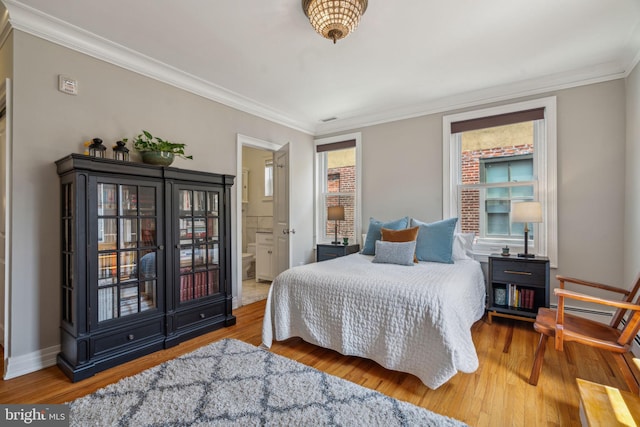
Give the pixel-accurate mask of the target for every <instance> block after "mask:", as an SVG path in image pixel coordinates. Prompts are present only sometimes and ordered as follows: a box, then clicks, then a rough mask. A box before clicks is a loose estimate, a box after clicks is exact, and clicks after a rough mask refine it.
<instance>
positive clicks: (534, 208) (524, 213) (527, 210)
mask: <svg viewBox="0 0 640 427" xmlns="http://www.w3.org/2000/svg"><path fill="white" fill-rule="evenodd" d="M511 222H512V223H513V222H520V223H524V253H522V254H518V256H519V257H523V258H535V255H534V254H530V253H529V223H532V222H542V205H541V204H540V202H516V203H512V204H511Z"/></svg>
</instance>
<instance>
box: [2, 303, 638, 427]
mask: <svg viewBox="0 0 640 427" xmlns="http://www.w3.org/2000/svg"><path fill="white" fill-rule="evenodd" d="M264 306H265V302H264V301H259V302H256V303H253V304H250V305H247V306H244V307H242V308H240V309H238V310H235V311H234V314H235V315H236V316H237V324H236V325H235V326H232V327H229V328H224V329H220V330H217V331H214V332H211V333H209V334H206V335H203V336H200V337H198V338H195V339H193V340H190V341H186V342H184V343H182V344H180V345H178V346H176V347H172V348H170V349H167V350H162V351H159V352H156V353H153V354H151V355H148V356H145V357H142V358H140V359H137V360H134V361H131V362H129V363H126V364H123V365H121V366H118V367H115V368H112V369H109V370H107V371H104V372H101V373H99V374H97V375H95V376H93V377H91V378H88V379H86V380H84V381H80V382H78V383H71V382H70V381H69V380H68V379H67V377H66V376H65V375H64V374H63V373H62V372H61V371H60V370H59V369H58V368H57V367H55V366H54V367H50V368H47V369H43V370H41V371H38V372H34V373H32V374H28V375H24V376H21V377H18V378H15V379H12V380H7V381H0V403H63V402H67V401H70V400H73V399H76V398H78V397H81V396H84V395H86V394H89V393H92V392H94V391H95V390H97V389H98V388H101V387H104V386H105V385H108V384H111V383H113V382H116V381H118V380H119V379H121V378H123V377H127V376H131V375H134V374H136V373H138V372H140V371H142V370H144V369H147V368H149V367H152V366H155V365H157V364H159V363H161V362H163V361H166V360H169V359H172V358H175V357H177V356H179V355H181V354H184V353H187V352H190V351H192V350H195V349H196V348H198V347H200V346H203V345H206V344H208V343H210V342H213V341H217V340H220V339H222V338H235V339H238V340H241V341H245V342H248V343H250V344H253V345H259V344H260V343H261V331H262V318H263V312H264ZM472 333H473V340H474V343H475V345H476V349H477V352H478V356H479V359H480V367H479V369H478V370H477V371H476V372H474V373H472V374H464V373H459V374H457V375H456V376H454V377H453V378H452V379H451V380H450V381H449V382H447V383H446V384H444V385H443V386H441V387H440V388H438V389H437V390H431V389H429V388H427V387H426V386H424V385H423V384H422V383H421V382H420V380H418V379H417V378H416V377H414V376H413V375H410V374H404V373H400V372H394V371H390V370H387V369H384V368H382V367H381V366H379V365H378V364H376V363H375V362H372V361H370V360H367V359H362V358H359V357H349V356H343V355H341V354H339V353H337V352H334V351H331V350H326V349H323V348H320V347H317V346H314V345H311V344H308V343H305V342H304V341H302V340H300V339H298V338H292V339H289V340H287V341H284V342H278V343H275V344H274V345H273V347H272V349H271V350H272V351H273V352H275V353H277V354H280V355H283V356H285V357H288V358H290V359H294V360H297V361H299V362H301V363H304V364H306V365H309V366H312V367H314V368H317V369H320V370H323V371H326V372H328V373H330V374H332V375H336V376H338V377H342V378H344V379H347V380H349V381H352V382H355V383H357V384H360V385H362V386H364V387H368V388H371V389H374V390H378V391H380V392H382V393H385V394H387V395H389V396H392V397H395V398H397V399H400V400H404V401H407V402H411V403H413V404H416V405H419V406H422V407H424V408H427V409H430V410H432V411H434V412H437V413H439V414H443V415H447V416H450V417H453V418H456V419H459V420H461V421H464V422H466V423H467V424H469V425H471V426H542V425H545V426H579V425H580V421H579V414H578V405H579V393H578V387H577V385H576V381H575V380H576V378H577V377H580V378H583V379H586V380H588V381H593V382H597V383H602V384H606V385H610V386H613V387H618V388H620V389H623V390H626V386H625V383H624V380H623V378H622V375H621V374H620V373H619V372H618V369H617V366H616V364H615V362H614V360H613V358H612V357H610V356H609V354H608V353H606V352H603V351H600V350H594V349H591V348H588V347H585V346H580V345H577V344H573V343H569V344H567V345H566V347H565V351H564V352H563V353H560V352H557V351H555V350H554V348H553V345H552V344H551V343H550V345H548V346H547V353H546V354H545V360H544V365H543V367H542V373H541V375H540V381H539V383H538V386H537V387H535V386H532V385H529V383H528V378H529V371H530V369H531V364H532V363H533V354H534V350H535V347H536V345H537V342H538V338H539V335H538V334H537V333H535V332H534V331H533V328H532V326H531V323H528V322H519V321H513V320H509V319H501V318H494V321H493V323H492V324H491V325H490V324H488V323H486V321H485V320H481V321H478V322H477V323H476V324H475V325H474V326H473V328H472Z"/></svg>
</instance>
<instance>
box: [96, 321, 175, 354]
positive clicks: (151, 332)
mask: <svg viewBox="0 0 640 427" xmlns="http://www.w3.org/2000/svg"><path fill="white" fill-rule="evenodd" d="M164 334H165V332H164V317H161V318H158V319H155V320H153V321H151V322H146V323H142V324H138V325H135V326H132V327H130V328H126V329H119V330H117V331H114V332H109V333H105V334H100V335H96V336H95V337H94V338H93V339H92V348H93V354H94V355H95V356H100V354H101V353H104V352H107V351H111V350H113V349H116V348H120V347H125V346H136V345H137V344H138V343H139V342H140V341H144V340H146V339H149V338H152V337H164Z"/></svg>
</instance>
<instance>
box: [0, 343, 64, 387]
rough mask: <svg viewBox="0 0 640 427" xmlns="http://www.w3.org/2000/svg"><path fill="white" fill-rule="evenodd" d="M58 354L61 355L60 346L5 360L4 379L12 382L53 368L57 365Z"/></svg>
mask: <svg viewBox="0 0 640 427" xmlns="http://www.w3.org/2000/svg"><path fill="white" fill-rule="evenodd" d="M58 353H60V346H59V345H56V346H53V347H49V348H45V349H42V350H38V351H34V352H33V353H29V354H25V355H22V356H16V357H9V358H5V359H4V375H3V379H5V380H10V379H11V378H16V377H19V376H21V375H25V374H30V373H31V372H35V371H39V370H40V369H44V368H48V367H49V366H53V365H55V364H56V356H57V355H58Z"/></svg>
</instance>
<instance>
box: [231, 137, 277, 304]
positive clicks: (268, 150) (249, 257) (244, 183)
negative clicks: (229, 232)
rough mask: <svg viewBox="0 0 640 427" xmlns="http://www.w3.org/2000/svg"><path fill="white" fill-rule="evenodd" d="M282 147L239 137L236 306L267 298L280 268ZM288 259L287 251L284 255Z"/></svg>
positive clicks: (234, 302)
mask: <svg viewBox="0 0 640 427" xmlns="http://www.w3.org/2000/svg"><path fill="white" fill-rule="evenodd" d="M281 148H282V146H281V145H279V144H275V143H272V142H267V141H263V140H259V139H256V138H252V137H249V136H245V135H241V134H238V151H237V154H238V164H237V170H238V172H237V178H236V183H237V185H238V186H237V188H236V194H237V204H236V207H237V210H236V219H237V221H236V224H237V231H238V232H237V233H236V234H235V236H236V242H235V243H236V248H237V251H236V253H237V258H236V259H237V260H238V261H237V264H236V265H237V269H236V275H235V277H236V278H237V279H236V280H235V281H234V283H235V286H234V287H236V292H234V301H233V307H234V308H238V307H240V306H243V305H246V304H251V303H253V302H256V301H260V300H263V299H266V298H267V295H268V292H269V288H270V285H271V281H272V280H273V278H274V277H275V272H276V270H277V266H278V262H277V261H278V260H277V256H278V255H277V253H276V252H277V251H276V249H277V248H276V247H275V246H274V245H276V244H277V243H278V242H275V241H274V233H273V230H274V226H275V225H276V224H275V223H274V199H277V198H278V192H279V191H278V189H276V188H274V183H275V182H274V181H275V180H274V178H275V175H276V174H275V172H276V171H274V163H273V162H274V155H275V153H276V152H278V150H280V149H281ZM284 255H285V256H286V257H287V258H288V251H287V253H286V254H284Z"/></svg>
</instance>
